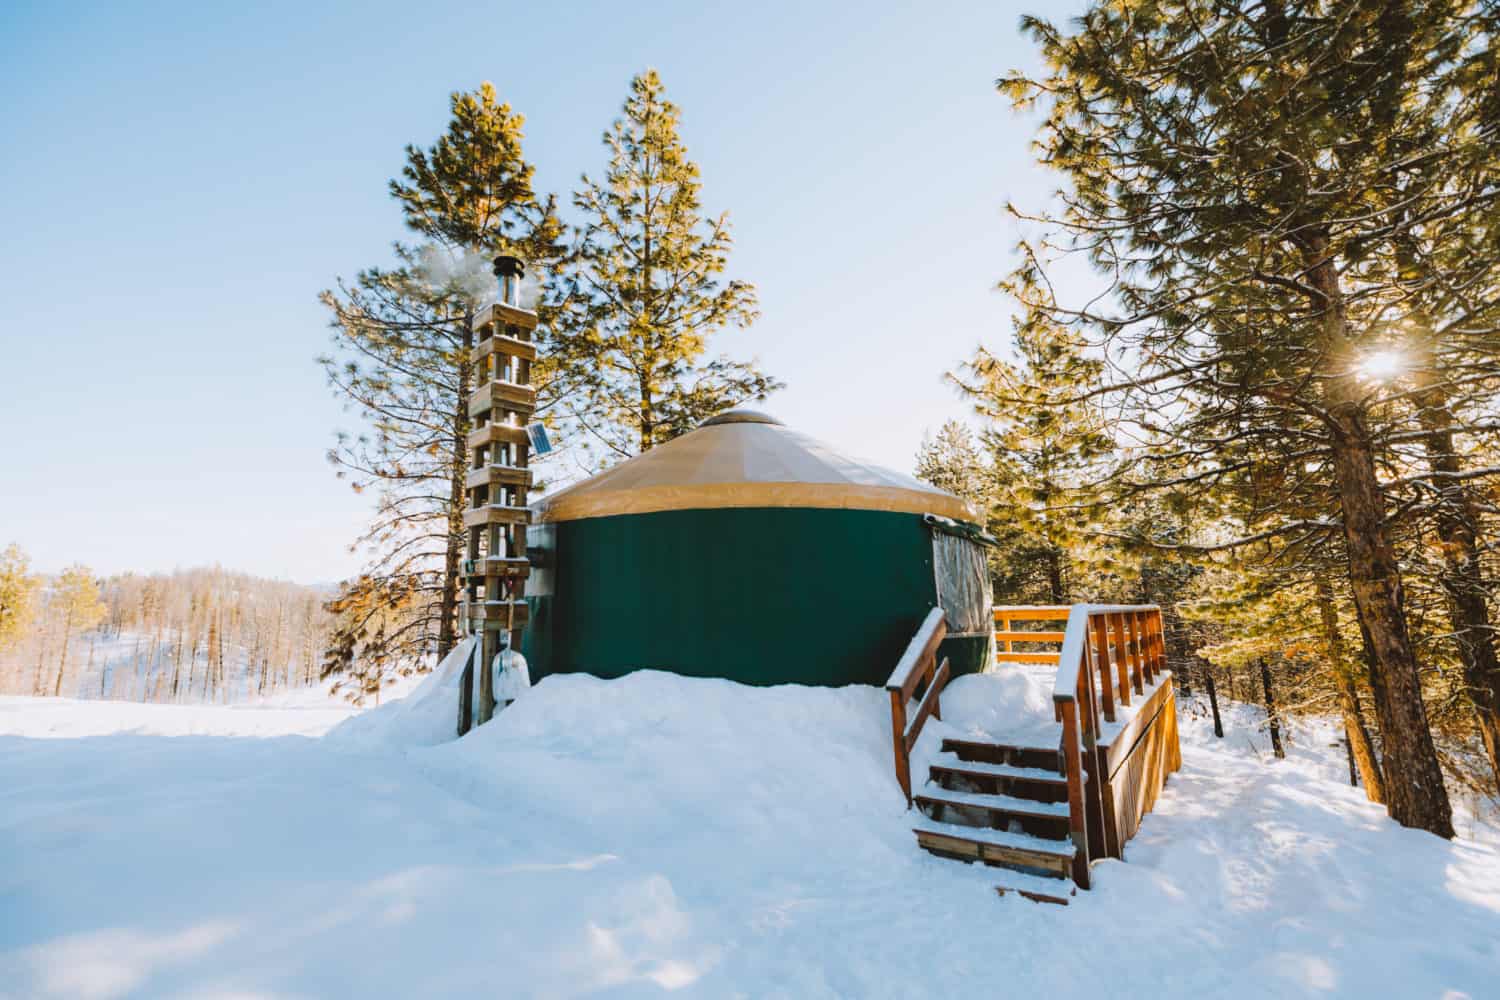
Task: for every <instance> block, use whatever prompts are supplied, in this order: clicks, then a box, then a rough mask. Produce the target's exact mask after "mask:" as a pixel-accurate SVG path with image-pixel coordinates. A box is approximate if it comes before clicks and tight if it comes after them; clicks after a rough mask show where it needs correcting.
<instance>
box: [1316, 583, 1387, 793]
mask: <svg viewBox="0 0 1500 1000" xmlns="http://www.w3.org/2000/svg"><path fill="white" fill-rule="evenodd" d="M1316 586H1317V592H1318V614H1319V615H1320V616H1321V617H1322V619H1323V639H1324V642H1325V643H1326V645H1327V646H1328V657H1329V659H1330V660H1331V661H1332V664H1331V665H1332V669H1333V683H1334V686H1335V688H1336V689H1337V690H1338V696H1339V712H1340V713H1341V714H1342V715H1343V717H1344V733H1345V737H1344V738H1345V741H1346V742H1347V743H1348V745H1349V754H1350V758H1351V759H1352V760H1353V761H1354V762H1355V763H1356V764H1358V765H1359V773H1360V777H1362V778H1363V779H1364V783H1365V796H1366V797H1367V798H1368V799H1369V800H1370V801H1371V802H1379V803H1382V804H1383V803H1384V802H1385V779H1384V777H1382V775H1381V773H1380V762H1379V760H1378V759H1377V758H1376V756H1375V743H1374V741H1373V740H1371V739H1370V730H1369V729H1368V728H1367V727H1366V726H1365V716H1364V713H1363V712H1362V711H1360V707H1359V689H1358V687H1357V686H1356V684H1355V682H1354V663H1353V662H1352V661H1351V660H1350V659H1349V655H1348V650H1347V648H1346V647H1345V646H1344V635H1343V633H1342V632H1340V631H1339V620H1338V612H1337V611H1336V610H1334V606H1333V586H1332V585H1331V584H1329V582H1328V578H1327V577H1325V576H1322V575H1319V576H1318V578H1317V584H1316Z"/></svg>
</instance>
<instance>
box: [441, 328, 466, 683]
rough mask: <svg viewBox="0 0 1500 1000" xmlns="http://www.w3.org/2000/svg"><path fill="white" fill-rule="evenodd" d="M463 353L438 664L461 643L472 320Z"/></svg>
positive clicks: (455, 410)
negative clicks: (459, 627)
mask: <svg viewBox="0 0 1500 1000" xmlns="http://www.w3.org/2000/svg"><path fill="white" fill-rule="evenodd" d="M462 336H463V350H462V352H461V353H460V355H459V364H458V397H457V398H456V399H455V400H454V401H453V415H452V419H451V422H452V425H453V455H452V464H451V467H450V472H449V479H448V541H447V544H446V545H445V546H444V548H443V590H442V596H441V597H440V599H439V607H438V616H439V619H438V648H437V658H438V662H439V663H441V662H442V661H443V657H445V656H447V655H448V652H449V650H451V649H452V648H453V645H454V643H456V642H457V641H458V639H457V636H458V597H459V580H460V574H459V564H460V561H461V560H462V559H463V552H464V547H465V546H464V542H465V530H464V507H465V506H466V504H465V502H464V501H465V499H466V493H467V488H466V482H467V479H468V475H469V394H470V393H471V392H472V391H473V385H472V383H473V380H474V366H473V362H472V360H471V358H472V355H473V348H474V324H473V317H472V316H470V315H469V314H468V313H467V312H465V313H464V317H463V333H462Z"/></svg>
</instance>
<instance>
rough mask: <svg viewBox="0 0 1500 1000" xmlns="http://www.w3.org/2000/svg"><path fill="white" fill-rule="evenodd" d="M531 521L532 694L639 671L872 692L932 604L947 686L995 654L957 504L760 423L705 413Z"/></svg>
mask: <svg viewBox="0 0 1500 1000" xmlns="http://www.w3.org/2000/svg"><path fill="white" fill-rule="evenodd" d="M532 512H533V518H532V521H533V526H532V527H531V528H530V529H528V532H527V552H528V556H529V557H530V558H531V560H532V571H531V576H530V578H529V579H528V581H527V591H526V598H527V603H528V604H529V605H530V612H531V615H530V624H529V626H528V627H527V631H526V637H525V645H524V648H523V652H524V653H525V655H526V658H527V660H528V662H529V663H530V665H531V676H532V679H533V681H537V680H540V679H541V678H543V677H545V676H547V675H548V674H554V673H570V672H583V673H589V674H594V675H596V676H599V677H618V676H621V675H623V674H626V673H629V672H630V671H632V670H638V669H644V668H649V669H657V670H667V671H671V672H674V673H678V674H685V675H688V676H695V677H724V678H728V679H730V680H734V681H739V682H741V683H744V684H759V685H767V684H815V685H843V684H884V683H885V680H886V678H887V677H888V676H889V675H890V672H891V669H892V668H893V667H894V666H895V665H896V661H897V660H898V659H899V658H900V655H901V652H902V650H904V649H905V648H906V644H907V643H908V642H909V641H910V640H911V637H912V636H913V634H914V633H915V632H916V630H917V627H918V626H919V625H920V624H921V623H922V619H923V618H924V617H926V615H927V613H928V611H930V610H931V609H932V608H933V607H934V606H939V605H941V606H942V607H943V609H944V611H945V612H946V613H947V619H948V631H949V636H950V638H949V639H948V640H946V642H945V643H944V648H943V650H942V651H941V654H940V655H947V656H948V657H949V658H950V663H951V667H952V670H953V672H954V673H955V674H959V673H966V672H972V671H974V670H977V669H979V668H980V667H981V666H982V665H983V664H985V663H986V662H988V661H989V660H990V659H991V658H992V656H993V654H992V649H993V636H992V629H993V625H992V623H991V618H990V586H989V574H988V571H987V568H986V564H985V557H984V548H983V546H984V544H986V543H987V542H988V539H987V537H985V536H984V535H983V534H982V533H980V532H979V531H978V529H977V528H975V526H974V525H973V524H972V522H973V519H974V514H973V512H972V510H971V509H970V508H969V506H968V505H967V504H966V503H965V502H964V501H963V500H960V499H959V498H958V497H956V496H954V495H952V494H950V493H945V492H943V491H941V490H938V489H935V488H934V487H932V486H930V485H928V484H926V483H923V482H920V481H918V480H916V479H913V478H911V477H910V476H905V475H902V474H900V473H897V472H892V471H890V470H888V469H883V468H880V467H879V466H875V465H870V464H868V463H865V462H860V461H857V460H855V459H851V458H847V457H845V456H843V455H840V454H839V453H838V452H836V451H834V450H833V449H832V448H830V447H828V446H827V445H825V444H822V443H820V442H818V441H816V440H814V439H812V438H809V437H807V436H806V435H803V434H799V433H797V432H796V431H793V430H790V429H788V428H787V427H786V426H784V425H783V424H782V423H781V422H780V421H778V420H775V419H773V418H771V417H769V416H766V415H765V414H762V413H757V412H755V411H751V410H731V411H729V412H727V413H723V414H720V415H719V416H717V417H714V418H713V419H711V420H708V421H706V422H705V423H704V424H703V425H701V426H700V427H698V428H697V429H696V430H693V431H691V432H689V433H687V434H684V435H683V436H682V437H679V438H677V439H675V440H673V441H670V442H668V443H667V444H664V445H661V446H659V447H657V448H654V449H652V450H651V451H648V452H646V453H645V454H642V455H639V456H637V457H635V458H632V459H630V460H629V461H626V462H623V463H621V464H620V465H617V466H615V467H614V468H611V469H609V470H607V471H605V472H602V473H600V474H599V475H596V476H593V477H592V478H590V479H586V480H584V481H582V482H580V483H577V484H575V485H573V486H571V487H569V488H567V489H564V490H561V491H559V492H558V493H556V494H554V495H552V496H549V497H546V498H545V499H542V500H539V501H538V502H537V503H535V504H534V505H533V507H532Z"/></svg>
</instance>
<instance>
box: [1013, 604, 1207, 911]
mask: <svg viewBox="0 0 1500 1000" xmlns="http://www.w3.org/2000/svg"><path fill="white" fill-rule="evenodd" d="M1008 610H1010V611H1012V612H1013V611H1014V609H1008ZM1048 610H1050V609H1048ZM999 615H1000V609H996V616H997V618H998V617H999ZM1008 617H1010V618H1011V619H1012V620H1016V617H1017V616H1016V615H1014V614H1013V613H1012V614H1010V615H1009V616H1008ZM1067 622H1068V624H1067V628H1066V630H1065V631H1064V633H1063V640H1062V645H1061V648H1060V649H1059V650H1058V652H1057V654H1056V655H1057V664H1058V668H1057V676H1056V680H1055V681H1054V684H1053V691H1052V701H1053V708H1054V711H1055V713H1056V717H1057V721H1058V722H1061V723H1062V727H1063V736H1062V742H1063V745H1062V752H1063V756H1064V759H1065V762H1066V765H1067V767H1066V770H1067V779H1068V816H1069V829H1070V832H1071V833H1072V835H1073V842H1074V844H1075V845H1076V846H1077V848H1078V855H1079V857H1080V858H1082V859H1083V860H1082V861H1081V863H1080V864H1081V866H1082V867H1084V868H1086V867H1087V864H1088V859H1089V858H1090V857H1094V858H1099V857H1115V858H1118V857H1123V856H1124V845H1125V841H1127V840H1129V839H1130V837H1132V836H1133V835H1134V834H1135V832H1136V829H1137V828H1138V827H1139V826H1140V820H1141V817H1142V816H1144V815H1145V813H1146V812H1147V811H1149V810H1150V808H1151V806H1152V805H1153V804H1154V803H1155V801H1156V796H1157V794H1158V792H1159V791H1160V789H1161V787H1162V785H1163V784H1164V783H1165V782H1166V778H1167V775H1168V774H1169V773H1170V772H1172V771H1175V770H1176V769H1177V768H1178V767H1180V766H1181V762H1182V758H1181V752H1180V750H1179V747H1178V741H1177V706H1176V702H1175V700H1174V698H1173V692H1172V684H1171V678H1170V674H1169V673H1168V672H1167V669H1166V644H1165V641H1164V639H1163V636H1162V620H1161V609H1160V608H1158V607H1156V606H1154V605H1102V604H1076V605H1074V606H1073V607H1072V608H1071V609H1070V610H1069V612H1068V618H1067ZM997 655H998V656H999V657H1000V658H1004V656H1005V654H1004V653H999V654H997ZM1158 679H1160V680H1161V681H1162V683H1161V684H1159V685H1158V684H1156V682H1157V680H1158ZM1148 688H1149V689H1151V690H1150V698H1149V700H1148V701H1146V702H1145V703H1144V704H1142V705H1141V706H1140V707H1139V708H1138V709H1137V710H1136V711H1135V712H1134V713H1133V714H1132V715H1131V717H1130V719H1129V720H1128V721H1126V722H1125V723H1124V725H1123V726H1122V727H1117V728H1115V729H1114V730H1111V731H1109V732H1107V733H1106V732H1105V731H1104V730H1103V724H1104V723H1114V722H1116V721H1117V717H1118V715H1119V712H1118V708H1117V703H1118V706H1119V707H1124V708H1128V707H1130V703H1131V697H1132V695H1134V696H1136V697H1138V698H1145V697H1146V694H1147V690H1148ZM1101 717H1102V720H1101ZM1075 764H1077V765H1080V766H1075ZM1080 874H1082V877H1083V881H1079V875H1080ZM1074 880H1075V881H1078V884H1079V885H1080V886H1082V887H1085V888H1087V885H1088V882H1087V872H1086V871H1083V872H1082V873H1080V872H1079V871H1078V870H1077V868H1075V872H1074Z"/></svg>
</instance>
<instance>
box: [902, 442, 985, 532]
mask: <svg viewBox="0 0 1500 1000" xmlns="http://www.w3.org/2000/svg"><path fill="white" fill-rule="evenodd" d="M916 475H917V478H918V479H921V480H923V481H924V482H928V483H931V484H932V485H934V486H936V487H937V488H938V489H940V490H947V491H948V492H949V493H952V494H953V495H955V496H959V497H963V498H964V499H965V500H967V501H969V503H970V504H971V505H972V506H973V507H974V509H975V511H977V512H978V513H979V515H980V517H987V516H988V512H989V509H990V504H991V502H992V494H993V488H992V485H991V483H990V479H991V475H992V474H991V471H990V469H989V467H988V465H987V464H986V463H985V460H984V456H983V455H982V454H981V453H980V451H979V448H978V446H977V445H976V444H975V442H974V433H973V432H972V431H971V430H969V428H968V426H967V425H965V424H963V423H962V422H960V421H957V420H945V421H944V422H943V426H942V427H940V428H938V432H937V434H936V435H935V436H934V435H924V436H923V438H922V446H921V448H919V449H918V450H917V462H916Z"/></svg>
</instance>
